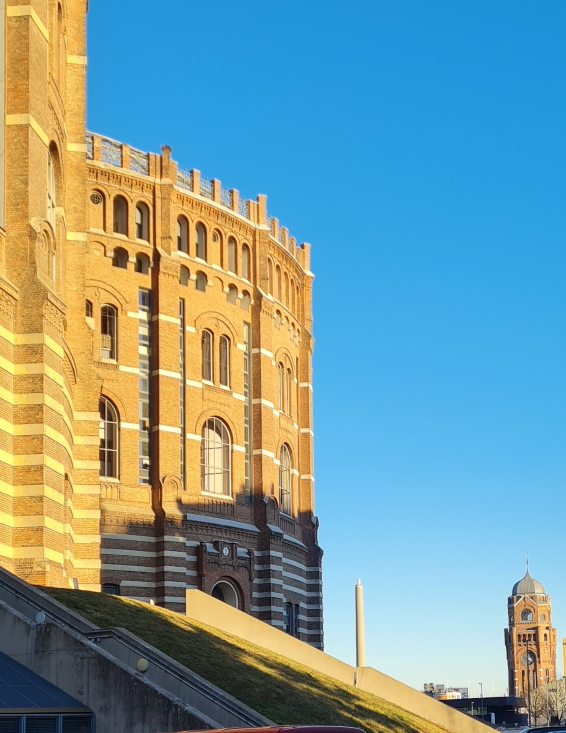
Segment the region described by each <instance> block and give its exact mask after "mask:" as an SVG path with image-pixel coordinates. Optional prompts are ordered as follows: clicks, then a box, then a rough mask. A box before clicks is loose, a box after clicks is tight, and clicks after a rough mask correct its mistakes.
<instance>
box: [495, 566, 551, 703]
mask: <svg viewBox="0 0 566 733" xmlns="http://www.w3.org/2000/svg"><path fill="white" fill-rule="evenodd" d="M507 612H508V621H509V628H507V629H505V647H506V649H507V668H508V672H509V695H511V696H516V697H523V696H526V695H527V694H528V693H529V691H531V692H532V691H533V690H535V689H536V688H537V687H540V686H541V685H545V684H548V683H549V682H553V681H554V680H555V679H556V629H554V628H553V627H552V604H551V601H550V596H548V595H547V594H546V591H545V589H544V586H543V585H542V583H539V581H538V580H535V579H534V578H532V577H531V575H530V573H529V570H528V567H527V573H526V575H525V577H524V578H522V580H520V581H519V582H517V583H515V585H514V586H513V590H512V592H511V595H510V596H509V598H508V601H507Z"/></svg>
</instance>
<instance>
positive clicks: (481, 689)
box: [480, 682, 484, 720]
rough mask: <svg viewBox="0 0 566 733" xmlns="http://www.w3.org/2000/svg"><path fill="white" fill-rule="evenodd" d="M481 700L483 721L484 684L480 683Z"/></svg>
mask: <svg viewBox="0 0 566 733" xmlns="http://www.w3.org/2000/svg"><path fill="white" fill-rule="evenodd" d="M480 699H481V719H482V720H483V716H484V712H483V682H480Z"/></svg>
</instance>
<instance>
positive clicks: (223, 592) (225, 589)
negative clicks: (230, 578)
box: [210, 580, 240, 608]
mask: <svg viewBox="0 0 566 733" xmlns="http://www.w3.org/2000/svg"><path fill="white" fill-rule="evenodd" d="M210 595H211V596H212V597H213V598H216V600H218V601H222V603H227V604H228V605H229V606H232V607H233V608H239V606H240V603H239V600H238V594H237V592H236V589H235V588H234V586H233V585H232V583H228V582H227V581H226V580H220V581H219V582H218V583H216V585H215V586H214V588H213V589H212V593H211V594H210Z"/></svg>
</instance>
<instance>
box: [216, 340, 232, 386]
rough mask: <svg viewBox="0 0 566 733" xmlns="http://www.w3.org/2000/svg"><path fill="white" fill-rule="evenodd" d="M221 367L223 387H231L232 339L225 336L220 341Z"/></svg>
mask: <svg viewBox="0 0 566 733" xmlns="http://www.w3.org/2000/svg"><path fill="white" fill-rule="evenodd" d="M218 350H219V366H220V384H221V385H222V386H223V387H229V386H230V339H229V338H228V336H226V335H225V334H222V335H221V336H220V340H219V348H218Z"/></svg>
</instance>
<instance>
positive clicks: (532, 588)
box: [511, 570, 546, 596]
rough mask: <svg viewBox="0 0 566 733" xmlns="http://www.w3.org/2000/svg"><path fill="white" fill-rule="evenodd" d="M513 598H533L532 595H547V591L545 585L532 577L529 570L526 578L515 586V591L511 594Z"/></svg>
mask: <svg viewBox="0 0 566 733" xmlns="http://www.w3.org/2000/svg"><path fill="white" fill-rule="evenodd" d="M511 595H512V596H531V595H543V596H544V595H546V591H545V589H544V585H543V584H542V583H539V581H538V580H535V579H534V578H533V577H531V574H530V573H529V571H528V570H527V572H526V574H525V577H524V578H522V579H521V580H519V581H518V582H517V583H515V585H514V586H513V590H512V592H511Z"/></svg>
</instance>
